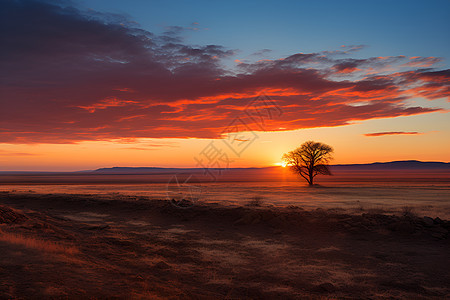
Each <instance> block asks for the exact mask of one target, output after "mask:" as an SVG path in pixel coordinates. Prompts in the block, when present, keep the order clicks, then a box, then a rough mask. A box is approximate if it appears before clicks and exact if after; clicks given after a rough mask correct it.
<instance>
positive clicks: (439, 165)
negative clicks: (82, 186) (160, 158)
mask: <svg viewBox="0 0 450 300" xmlns="http://www.w3.org/2000/svg"><path fill="white" fill-rule="evenodd" d="M274 168H279V167H265V168H230V169H228V170H229V171H231V170H233V171H239V170H242V171H244V170H258V169H259V170H270V169H274ZM331 168H332V169H334V170H355V171H357V170H360V171H364V170H435V169H443V170H450V163H445V162H422V161H417V160H403V161H391V162H375V163H370V164H339V165H332V166H331ZM202 170H203V169H201V168H161V167H112V168H101V169H97V170H94V171H90V172H95V173H98V174H167V173H177V172H201V171H202ZM210 170H212V171H214V170H219V169H216V168H211V169H210ZM88 172H89V171H88Z"/></svg>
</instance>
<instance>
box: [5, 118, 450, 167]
mask: <svg viewBox="0 0 450 300" xmlns="http://www.w3.org/2000/svg"><path fill="white" fill-rule="evenodd" d="M448 120H449V114H448V113H442V112H436V113H431V114H426V115H417V116H408V117H397V118H392V119H376V120H369V121H364V122H359V123H356V124H354V125H347V126H339V127H328V128H314V129H304V130H295V131H286V132H256V135H257V139H255V141H254V142H253V143H252V144H250V145H249V146H248V147H247V148H246V149H245V150H244V151H243V152H242V154H241V157H237V155H236V154H235V153H233V152H232V151H231V150H230V149H229V148H227V146H226V145H225V144H224V143H223V142H222V141H221V140H220V139H216V140H215V139H139V140H137V141H134V142H132V141H126V142H124V141H120V140H116V141H109V142H103V141H100V142H80V143H76V144H2V145H1V149H2V151H1V152H0V170H2V171H4V170H36V171H76V170H86V169H96V168H101V167H112V166H160V167H196V166H197V162H196V160H195V159H194V157H197V158H198V159H201V158H202V155H201V152H202V150H204V149H205V147H207V146H208V145H209V143H210V142H211V141H213V143H214V145H216V148H218V149H219V151H222V152H223V153H226V154H227V155H228V158H229V160H230V161H232V162H231V163H230V164H229V167H255V166H256V167H261V166H269V165H274V164H277V163H279V162H280V161H281V156H282V155H283V153H285V152H287V151H290V150H292V149H294V148H295V147H297V146H299V145H300V144H301V143H302V142H304V141H306V140H309V139H312V140H316V141H321V142H324V143H328V144H329V145H331V146H333V147H334V149H335V155H334V156H335V160H334V163H369V162H375V161H392V160H408V159H417V160H423V161H445V162H448V161H450V139H449V138H448V137H449V136H450V128H449V127H450V126H449V122H448ZM392 129H395V131H418V132H421V133H422V134H417V135H384V136H378V137H368V136H364V134H366V133H371V132H382V131H392ZM222 166H223V167H225V164H224V163H222Z"/></svg>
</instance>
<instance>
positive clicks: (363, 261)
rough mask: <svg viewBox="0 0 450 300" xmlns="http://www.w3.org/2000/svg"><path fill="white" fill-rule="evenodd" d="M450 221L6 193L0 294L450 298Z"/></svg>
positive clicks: (0, 216)
mask: <svg viewBox="0 0 450 300" xmlns="http://www.w3.org/2000/svg"><path fill="white" fill-rule="evenodd" d="M449 229H450V222H448V221H445V220H440V219H439V218H434V219H433V218H419V217H416V216H414V214H413V213H412V212H408V211H405V212H404V215H400V216H393V215H385V214H370V213H365V212H361V214H358V215H350V214H347V213H342V212H339V211H338V210H322V209H318V210H314V211H305V210H303V209H302V208H300V207H296V206H290V207H287V208H273V207H268V206H264V205H260V204H259V203H252V205H247V206H246V205H244V206H241V207H224V206H220V205H214V204H208V205H206V204H203V205H202V204H197V205H195V206H193V207H189V208H185V209H182V208H179V207H176V206H174V205H172V204H171V203H170V202H168V201H163V200H160V201H155V200H148V199H146V198H144V197H129V196H121V195H115V196H111V195H110V196H106V195H64V194H61V195H58V194H51V195H39V194H32V193H30V194H26V193H11V192H3V193H0V298H37V297H39V298H70V299H74V298H86V297H87V298H137V299H139V298H140V299H143V298H145V299H299V298H312V299H316V298H325V299H326V298H340V299H360V298H365V299H375V298H376V299H379V298H391V299H392V298H401V299H413V298H414V299H433V298H434V299H443V298H449V297H450V286H449V282H450V273H449V272H448V270H449V269H450V259H449V258H450V257H449V253H450V243H449V234H448V233H449Z"/></svg>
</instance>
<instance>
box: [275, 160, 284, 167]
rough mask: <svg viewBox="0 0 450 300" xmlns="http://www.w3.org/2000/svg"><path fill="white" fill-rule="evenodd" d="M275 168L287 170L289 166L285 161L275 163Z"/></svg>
mask: <svg viewBox="0 0 450 300" xmlns="http://www.w3.org/2000/svg"><path fill="white" fill-rule="evenodd" d="M275 166H280V167H283V168H286V166H287V164H286V163H285V162H284V161H283V162H277V163H275Z"/></svg>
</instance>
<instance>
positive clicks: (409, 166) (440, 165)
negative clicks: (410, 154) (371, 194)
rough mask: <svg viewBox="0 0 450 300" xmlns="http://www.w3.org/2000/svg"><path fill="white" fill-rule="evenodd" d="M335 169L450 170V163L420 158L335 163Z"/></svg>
mask: <svg viewBox="0 0 450 300" xmlns="http://www.w3.org/2000/svg"><path fill="white" fill-rule="evenodd" d="M332 168H333V169H335V170H434V169H445V170H450V163H445V162H435V161H432V162H423V161H418V160H400V161H391V162H376V163H371V164H343V165H333V166H332Z"/></svg>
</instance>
